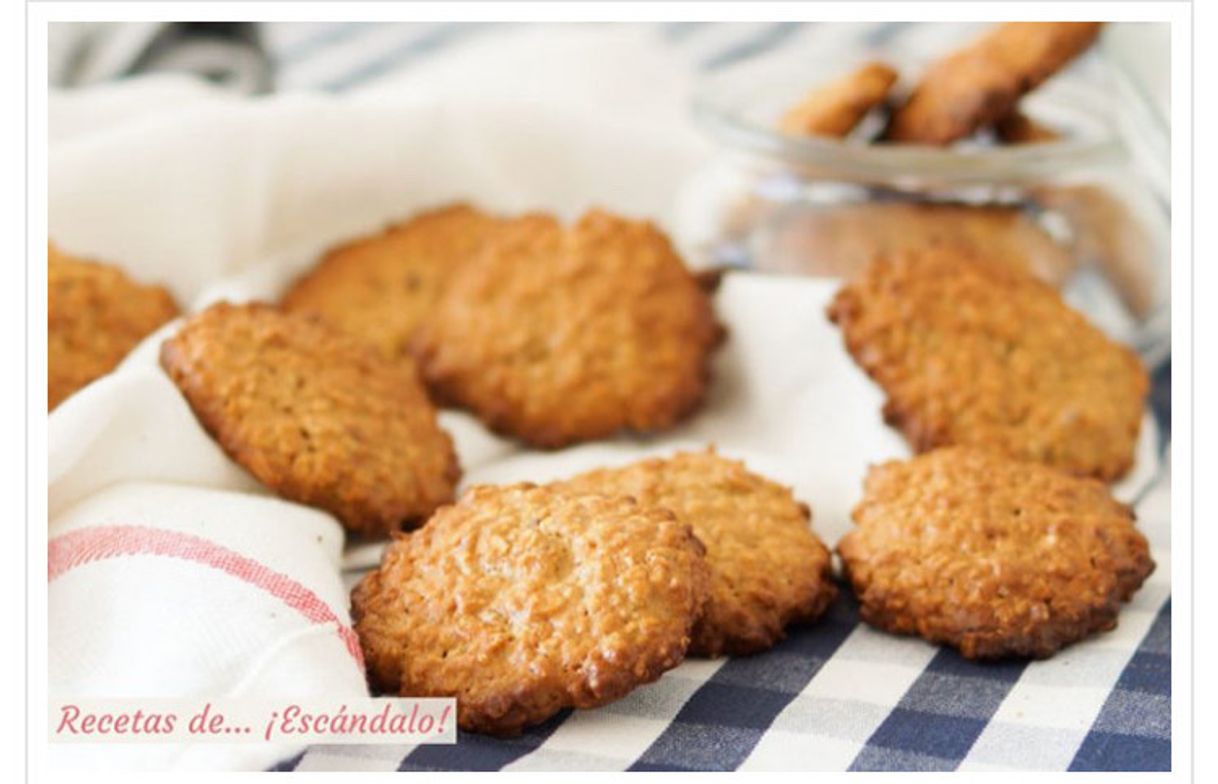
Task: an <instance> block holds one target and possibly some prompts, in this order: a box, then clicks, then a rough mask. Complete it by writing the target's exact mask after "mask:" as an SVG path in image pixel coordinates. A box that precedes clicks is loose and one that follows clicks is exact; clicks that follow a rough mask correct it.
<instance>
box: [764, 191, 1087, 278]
mask: <svg viewBox="0 0 1218 784" xmlns="http://www.w3.org/2000/svg"><path fill="white" fill-rule="evenodd" d="M933 248H938V249H941V250H949V251H955V252H959V253H962V254H966V255H968V256H970V257H972V258H976V259H977V260H978V261H981V262H984V263H995V264H1004V265H1007V266H1011V267H1015V268H1017V269H1021V270H1026V271H1028V272H1031V273H1033V274H1035V275H1036V276H1037V277H1039V278H1042V279H1043V280H1046V281H1048V282H1049V283H1052V284H1053V285H1055V286H1060V285H1061V284H1062V283H1063V282H1064V281H1065V280H1066V279H1067V278H1068V277H1069V275H1070V274H1071V273H1072V272H1073V271H1074V268H1075V262H1074V259H1073V257H1072V256H1071V254H1070V251H1069V250H1068V249H1067V248H1065V247H1064V246H1062V245H1061V244H1059V243H1058V242H1057V240H1055V239H1054V238H1053V237H1052V236H1051V235H1050V234H1049V233H1048V232H1047V231H1045V230H1044V229H1043V228H1042V227H1041V226H1040V225H1039V224H1038V223H1037V222H1036V221H1035V220H1033V219H1032V218H1031V217H1029V215H1028V214H1027V213H1026V212H1025V211H1024V210H1022V209H1019V208H1017V207H1006V206H1000V205H992V204H987V205H974V204H962V203H948V202H943V203H913V202H900V201H883V202H859V203H854V204H835V205H824V206H821V207H817V208H816V209H809V210H801V211H800V212H799V214H798V215H791V216H790V217H789V218H788V219H787V220H786V221H783V222H776V225H775V226H772V227H771V229H770V231H769V232H768V234H767V244H766V246H765V247H764V250H763V252H762V253H759V254H758V255H759V257H760V258H759V260H758V263H759V265H761V266H762V267H763V268H764V269H767V270H772V271H776V272H791V273H796V274H803V275H818V276H825V277H840V278H851V277H854V276H855V275H858V274H859V273H860V272H862V271H863V270H864V269H866V267H867V265H868V264H870V263H871V262H872V261H873V260H874V259H875V258H876V257H877V256H885V255H891V254H894V253H902V252H907V251H919V250H927V249H933Z"/></svg>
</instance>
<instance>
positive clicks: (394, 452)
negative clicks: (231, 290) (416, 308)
mask: <svg viewBox="0 0 1218 784" xmlns="http://www.w3.org/2000/svg"><path fill="white" fill-rule="evenodd" d="M161 366H162V367H164V368H165V371H166V372H167V373H168V374H169V376H170V378H172V379H173V381H174V383H175V384H177V386H178V388H179V389H181V390H182V394H183V395H184V396H185V397H186V400H187V402H189V403H190V407H191V408H192V409H194V412H195V416H196V417H198V419H199V422H200V423H201V424H202V425H203V427H204V428H205V429H206V430H207V431H208V432H209V433H211V435H212V436H213V437H214V438H215V439H216V440H217V441H218V442H219V443H220V446H221V447H222V448H223V449H224V451H225V452H227V453H228V455H229V456H230V457H231V458H232V459H233V460H235V461H237V462H238V463H240V464H241V465H242V466H244V467H245V468H246V469H247V470H248V471H249V472H250V473H251V474H253V475H254V476H255V477H256V478H257V479H258V480H259V481H261V482H262V483H263V484H265V485H266V486H267V487H269V488H271V489H272V490H274V491H275V492H276V493H278V494H279V495H280V496H282V497H284V498H286V499H288V500H291V501H298V502H300V503H303V504H308V505H310V506H316V507H318V508H320V509H324V510H326V511H328V512H330V513H331V514H333V515H334V516H335V517H337V518H338V519H339V521H340V522H341V523H342V524H343V525H344V526H346V527H347V528H348V529H349V530H351V531H354V532H357V533H361V534H367V535H384V534H386V533H388V532H390V531H393V530H396V529H398V528H399V527H401V526H402V525H411V524H417V523H420V522H422V521H423V520H425V519H426V518H427V516H428V515H430V514H431V513H432V511H434V510H435V509H436V507H438V506H440V505H441V504H445V503H448V502H449V501H451V500H452V498H453V488H454V487H455V485H456V483H457V479H458V478H459V476H460V470H459V468H458V465H457V457H456V453H455V452H454V451H453V445H452V441H451V439H450V438H449V437H448V434H447V433H445V432H444V431H443V430H441V429H440V426H439V424H438V423H437V421H436V411H435V409H434V408H433V407H432V405H431V402H430V401H429V400H428V399H427V394H426V392H425V391H424V390H423V387H422V385H421V384H420V382H419V379H418V377H417V376H416V374H415V372H414V370H413V368H412V367H411V366H409V365H406V366H403V365H400V364H397V363H392V362H390V361H388V360H386V359H385V358H383V357H382V356H380V355H379V354H377V353H376V351H375V350H373V349H372V348H371V347H369V346H367V345H365V344H364V343H362V342H360V341H359V340H357V339H355V338H352V337H350V336H348V335H345V334H343V333H340V332H338V331H337V330H335V329H333V328H331V327H328V326H326V325H324V324H321V323H318V322H315V321H313V320H310V319H307V318H305V317H303V316H296V315H291V314H287V313H283V312H282V311H280V310H278V309H276V308H274V307H272V306H270V305H265V304H252V305H230V304H228V303H226V302H222V303H219V304H216V305H213V306H211V307H210V308H208V309H207V310H204V311H203V312H201V313H198V314H196V315H194V316H192V317H191V318H189V319H188V320H187V321H186V323H185V324H184V325H183V326H182V329H181V330H180V331H179V332H178V333H177V334H176V335H175V336H173V337H172V338H170V339H168V340H166V341H165V343H164V344H163V345H162V347H161Z"/></svg>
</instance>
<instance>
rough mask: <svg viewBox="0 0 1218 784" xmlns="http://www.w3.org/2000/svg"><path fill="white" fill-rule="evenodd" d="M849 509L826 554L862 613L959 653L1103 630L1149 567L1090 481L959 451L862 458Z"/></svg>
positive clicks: (1112, 505) (1033, 645) (1046, 648)
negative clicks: (878, 460) (857, 498)
mask: <svg viewBox="0 0 1218 784" xmlns="http://www.w3.org/2000/svg"><path fill="white" fill-rule="evenodd" d="M853 517H854V522H855V526H856V527H855V528H854V529H853V530H852V531H851V532H850V533H848V534H846V536H845V537H843V538H842V541H841V542H840V543H839V544H838V547H837V549H838V553H839V554H840V555H841V558H842V563H843V565H844V568H845V572H846V575H847V578H848V579H849V581H850V583H851V584H852V585H853V587H854V591H855V593H856V594H857V596H858V598H859V612H860V614H861V616H862V618H863V620H865V621H866V622H867V623H870V624H872V625H874V626H877V627H879V628H881V629H885V630H887V631H890V632H895V633H897V634H917V635H920V636H922V637H924V638H926V639H927V640H930V641H931V642H935V643H944V644H947V645H951V646H953V647H955V648H958V649H959V650H960V652H961V653H962V654H963V655H964V656H966V657H968V658H970V659H979V658H996V657H1005V656H1029V657H1046V656H1051V655H1052V654H1053V653H1054V652H1056V651H1057V650H1058V649H1060V648H1062V647H1063V646H1065V645H1068V644H1070V643H1072V642H1074V641H1076V640H1080V639H1082V638H1084V637H1086V636H1087V635H1089V634H1091V633H1093V632H1096V631H1106V630H1109V629H1112V628H1113V627H1115V626H1116V623H1117V614H1118V612H1119V610H1120V606H1121V602H1123V601H1127V600H1128V599H1129V598H1130V596H1132V595H1133V593H1134V592H1135V591H1136V590H1138V588H1139V587H1141V585H1142V582H1143V581H1144V580H1145V579H1146V577H1147V576H1148V575H1149V574H1150V573H1151V572H1152V571H1153V570H1154V566H1155V565H1154V562H1153V561H1152V560H1151V558H1150V553H1149V550H1148V547H1147V543H1146V538H1145V537H1144V536H1142V534H1141V533H1139V532H1138V530H1137V529H1136V528H1134V524H1133V513H1132V511H1131V510H1130V509H1129V507H1127V506H1126V505H1124V504H1121V503H1119V502H1117V501H1115V500H1114V499H1113V498H1112V496H1111V494H1109V492H1108V488H1107V487H1105V486H1104V485H1103V484H1102V483H1100V482H1097V481H1095V480H1093V479H1078V478H1074V477H1070V476H1067V475H1065V474H1063V473H1061V472H1059V471H1055V470H1053V469H1051V468H1047V467H1045V466H1041V465H1037V464H1035V463H1028V462H1022V461H1016V460H1011V459H1009V458H1004V457H1001V456H999V455H997V454H994V453H990V452H986V451H983V450H976V449H971V448H962V447H953V448H948V449H940V450H937V451H935V452H931V453H930V454H927V455H922V456H920V457H916V458H914V459H913V460H908V461H893V462H889V463H885V464H883V465H881V466H878V467H873V468H872V469H871V472H870V473H869V474H868V477H867V481H866V488H865V492H864V496H863V500H862V502H861V503H859V505H858V506H857V507H855V509H854V515H853Z"/></svg>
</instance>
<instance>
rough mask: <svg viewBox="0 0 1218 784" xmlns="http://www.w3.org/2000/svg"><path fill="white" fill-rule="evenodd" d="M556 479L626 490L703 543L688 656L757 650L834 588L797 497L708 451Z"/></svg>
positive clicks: (822, 603) (826, 558)
mask: <svg viewBox="0 0 1218 784" xmlns="http://www.w3.org/2000/svg"><path fill="white" fill-rule="evenodd" d="M556 486H558V487H560V488H563V489H567V490H576V491H581V492H592V493H605V494H613V495H628V496H631V497H632V498H634V499H636V500H637V501H638V502H639V503H641V504H644V505H650V506H660V507H663V508H665V509H669V510H671V511H672V512H674V513H675V514H676V515H677V519H678V520H681V521H683V522H686V523H688V524H689V525H690V526H691V527H692V528H693V530H694V534H695V535H696V536H697V537H698V539H699V540H701V541H702V543H703V544H704V545H705V546H706V561H707V563H708V564H709V565H710V570H711V593H710V598H709V599H708V600H707V603H706V608H705V609H704V610H703V612H702V616H701V617H700V618H699V619H698V622H697V623H696V624H695V625H694V631H693V641H692V642H691V643H690V649H689V652H690V654H691V655H694V656H707V657H714V656H719V655H721V654H728V655H731V656H740V655H745V654H750V653H756V652H758V651H762V650H765V649H766V648H769V647H771V646H772V645H774V644H775V643H776V642H778V641H779V640H781V639H782V638H783V636H784V630H785V628H786V627H787V626H788V625H790V624H793V623H801V622H808V621H812V620H815V619H816V618H817V617H819V616H820V615H821V614H822V613H823V612H824V611H825V609H826V608H827V607H828V606H829V603H830V602H831V601H832V600H833V597H834V596H836V595H837V588H836V587H835V586H834V584H833V567H832V563H831V559H830V555H829V550H828V549H827V548H826V547H825V546H824V544H822V543H821V541H820V539H818V538H817V537H816V534H814V533H813V532H812V529H811V526H810V520H811V512H810V510H809V509H808V507H807V505H806V504H803V503H800V502H799V501H797V500H796V499H795V497H794V495H792V493H791V490H790V489H789V488H786V487H783V486H782V485H779V484H777V483H775V482H771V481H769V480H768V479H764V478H763V477H760V476H758V475H756V474H753V473H750V472H749V471H748V470H747V469H746V468H745V466H744V464H743V463H741V462H739V461H736V460H728V459H727V458H724V457H720V456H719V455H718V454H716V453H715V452H714V451H713V450H708V451H706V452H683V453H679V454H677V455H674V456H673V457H671V458H668V459H650V460H643V461H640V462H638V463H634V464H632V465H629V466H626V467H624V468H615V469H598V470H595V471H589V472H587V473H584V474H580V475H579V476H576V477H574V478H572V479H570V480H567V481H564V482H558V483H556Z"/></svg>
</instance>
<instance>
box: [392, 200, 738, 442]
mask: <svg viewBox="0 0 1218 784" xmlns="http://www.w3.org/2000/svg"><path fill="white" fill-rule="evenodd" d="M721 337H722V330H721V328H720V327H719V325H718V324H717V323H716V321H715V318H714V312H713V310H712V307H711V302H710V298H709V297H708V295H707V293H706V292H705V291H704V290H703V289H702V288H701V287H700V286H699V284H698V280H697V279H696V278H695V276H694V275H692V274H691V273H690V271H689V270H688V269H686V268H685V266H684V264H682V262H681V260H680V258H678V257H677V255H676V253H675V252H674V251H673V248H672V246H671V244H670V243H669V242H668V240H667V239H666V238H665V236H664V235H663V234H662V233H661V232H660V231H659V230H658V229H656V228H655V227H654V226H653V225H651V224H650V223H645V222H636V221H630V220H626V219H623V218H620V217H617V216H614V215H611V214H609V213H607V212H602V211H595V210H594V211H592V212H589V213H588V214H586V215H584V217H583V218H581V219H580V220H579V222H578V223H576V224H575V225H574V226H572V227H570V228H564V227H563V226H562V225H560V224H559V223H558V221H557V220H555V219H554V218H552V217H550V216H546V215H528V216H525V217H522V218H519V219H517V220H514V221H511V222H510V223H509V224H508V225H507V226H506V227H505V228H503V229H502V230H500V231H497V232H495V235H494V237H493V238H492V239H491V240H490V241H489V242H488V243H487V245H486V246H485V247H484V248H483V250H482V252H481V253H480V254H479V255H478V257H477V258H476V259H474V260H473V261H471V262H469V263H468V264H466V265H464V266H463V267H462V268H461V269H460V270H459V271H458V272H457V273H456V274H455V275H454V277H453V279H452V281H451V282H450V285H449V286H448V288H447V290H446V292H445V293H444V296H443V297H441V300H440V302H439V304H438V305H437V306H436V309H435V311H434V312H433V313H432V315H431V316H430V317H429V318H428V319H427V321H426V322H425V323H423V324H422V325H421V327H420V328H419V331H418V333H417V334H416V341H415V348H416V356H417V358H418V361H419V367H420V369H421V371H422V373H423V376H424V378H425V379H426V381H427V383H428V385H429V387H430V388H431V390H432V392H433V393H434V394H437V395H438V396H439V397H440V398H441V399H443V400H445V401H447V402H452V403H456V404H458V405H460V406H463V407H465V408H468V409H470V410H472V411H473V412H474V413H476V414H477V415H478V416H479V417H480V418H481V419H482V420H483V421H484V422H485V423H486V424H487V425H488V426H489V427H491V428H492V429H494V430H496V431H498V432H500V433H504V434H507V435H511V436H514V437H517V438H519V439H521V440H523V441H525V442H528V443H530V444H532V445H534V446H539V447H545V448H553V447H560V446H564V445H566V444H571V443H574V442H577V441H585V440H592V439H597V438H603V437H606V436H609V435H612V434H613V433H616V432H617V431H620V430H623V429H629V430H634V431H638V432H654V431H659V430H664V429H667V428H670V427H672V426H673V425H674V424H676V423H677V422H678V421H679V420H680V419H682V418H683V417H685V416H686V415H688V414H689V413H691V412H692V411H693V410H694V409H695V408H696V407H697V406H698V405H699V403H700V402H701V401H702V398H703V395H704V393H705V391H706V388H707V385H708V381H709V375H710V358H711V353H712V349H713V348H714V347H715V345H716V344H717V343H718V342H719V341H720V339H721Z"/></svg>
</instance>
